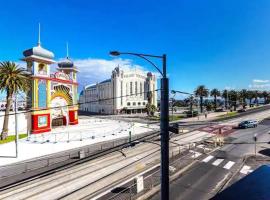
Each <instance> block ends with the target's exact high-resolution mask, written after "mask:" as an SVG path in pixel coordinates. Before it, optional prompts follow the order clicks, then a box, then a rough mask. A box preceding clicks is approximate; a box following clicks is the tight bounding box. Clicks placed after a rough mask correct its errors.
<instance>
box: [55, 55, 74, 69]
mask: <svg viewBox="0 0 270 200" xmlns="http://www.w3.org/2000/svg"><path fill="white" fill-rule="evenodd" d="M58 67H60V68H72V67H74V63H73V62H72V60H70V59H69V57H67V58H66V59H64V60H62V61H60V62H59V63H58Z"/></svg>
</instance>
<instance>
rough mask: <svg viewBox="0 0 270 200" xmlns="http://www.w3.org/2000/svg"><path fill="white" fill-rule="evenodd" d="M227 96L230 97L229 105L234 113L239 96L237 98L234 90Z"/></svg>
mask: <svg viewBox="0 0 270 200" xmlns="http://www.w3.org/2000/svg"><path fill="white" fill-rule="evenodd" d="M229 96H230V102H231V104H230V105H232V106H233V109H234V111H236V107H237V101H238V97H239V96H238V93H237V92H236V91H235V90H231V91H230V92H229Z"/></svg>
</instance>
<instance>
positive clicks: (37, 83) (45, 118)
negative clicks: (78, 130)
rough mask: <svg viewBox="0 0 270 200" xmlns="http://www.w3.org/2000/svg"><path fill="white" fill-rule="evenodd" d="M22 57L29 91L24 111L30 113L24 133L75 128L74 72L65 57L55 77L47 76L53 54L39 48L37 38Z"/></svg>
mask: <svg viewBox="0 0 270 200" xmlns="http://www.w3.org/2000/svg"><path fill="white" fill-rule="evenodd" d="M23 55H24V58H22V60H23V61H25V62H26V63H27V71H28V72H29V73H31V75H32V80H31V81H32V88H31V90H30V92H29V93H28V94H27V107H28V108H30V109H31V119H30V120H29V121H30V123H29V125H28V127H29V128H28V129H29V130H28V131H30V132H31V133H32V134H38V133H44V132H48V131H51V129H52V128H53V127H55V126H60V125H75V124H78V102H77V88H78V82H77V72H78V70H77V67H76V66H75V65H74V63H73V62H72V61H71V60H70V58H69V57H68V54H67V57H66V59H64V60H63V61H61V62H59V63H58V68H57V70H56V72H55V73H51V68H52V64H54V63H55V61H54V60H53V59H54V54H53V53H52V52H51V51H49V50H47V49H45V48H43V47H42V46H41V43H40V37H39V41H38V45H37V46H35V47H33V48H30V49H28V50H25V51H24V52H23Z"/></svg>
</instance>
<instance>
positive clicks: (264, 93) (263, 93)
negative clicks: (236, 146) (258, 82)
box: [262, 91, 269, 104]
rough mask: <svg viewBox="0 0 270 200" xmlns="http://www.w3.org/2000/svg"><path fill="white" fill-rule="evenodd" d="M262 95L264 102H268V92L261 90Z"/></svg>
mask: <svg viewBox="0 0 270 200" xmlns="http://www.w3.org/2000/svg"><path fill="white" fill-rule="evenodd" d="M262 97H263V99H264V104H267V103H269V92H267V91H263V92H262Z"/></svg>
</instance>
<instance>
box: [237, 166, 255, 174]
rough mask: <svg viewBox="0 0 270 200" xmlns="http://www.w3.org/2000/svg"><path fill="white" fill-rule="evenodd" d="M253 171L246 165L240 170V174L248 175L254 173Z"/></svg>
mask: <svg viewBox="0 0 270 200" xmlns="http://www.w3.org/2000/svg"><path fill="white" fill-rule="evenodd" d="M252 171H253V170H251V169H250V166H247V165H244V166H243V167H242V169H241V170H240V173H242V174H248V173H250V172H252Z"/></svg>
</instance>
